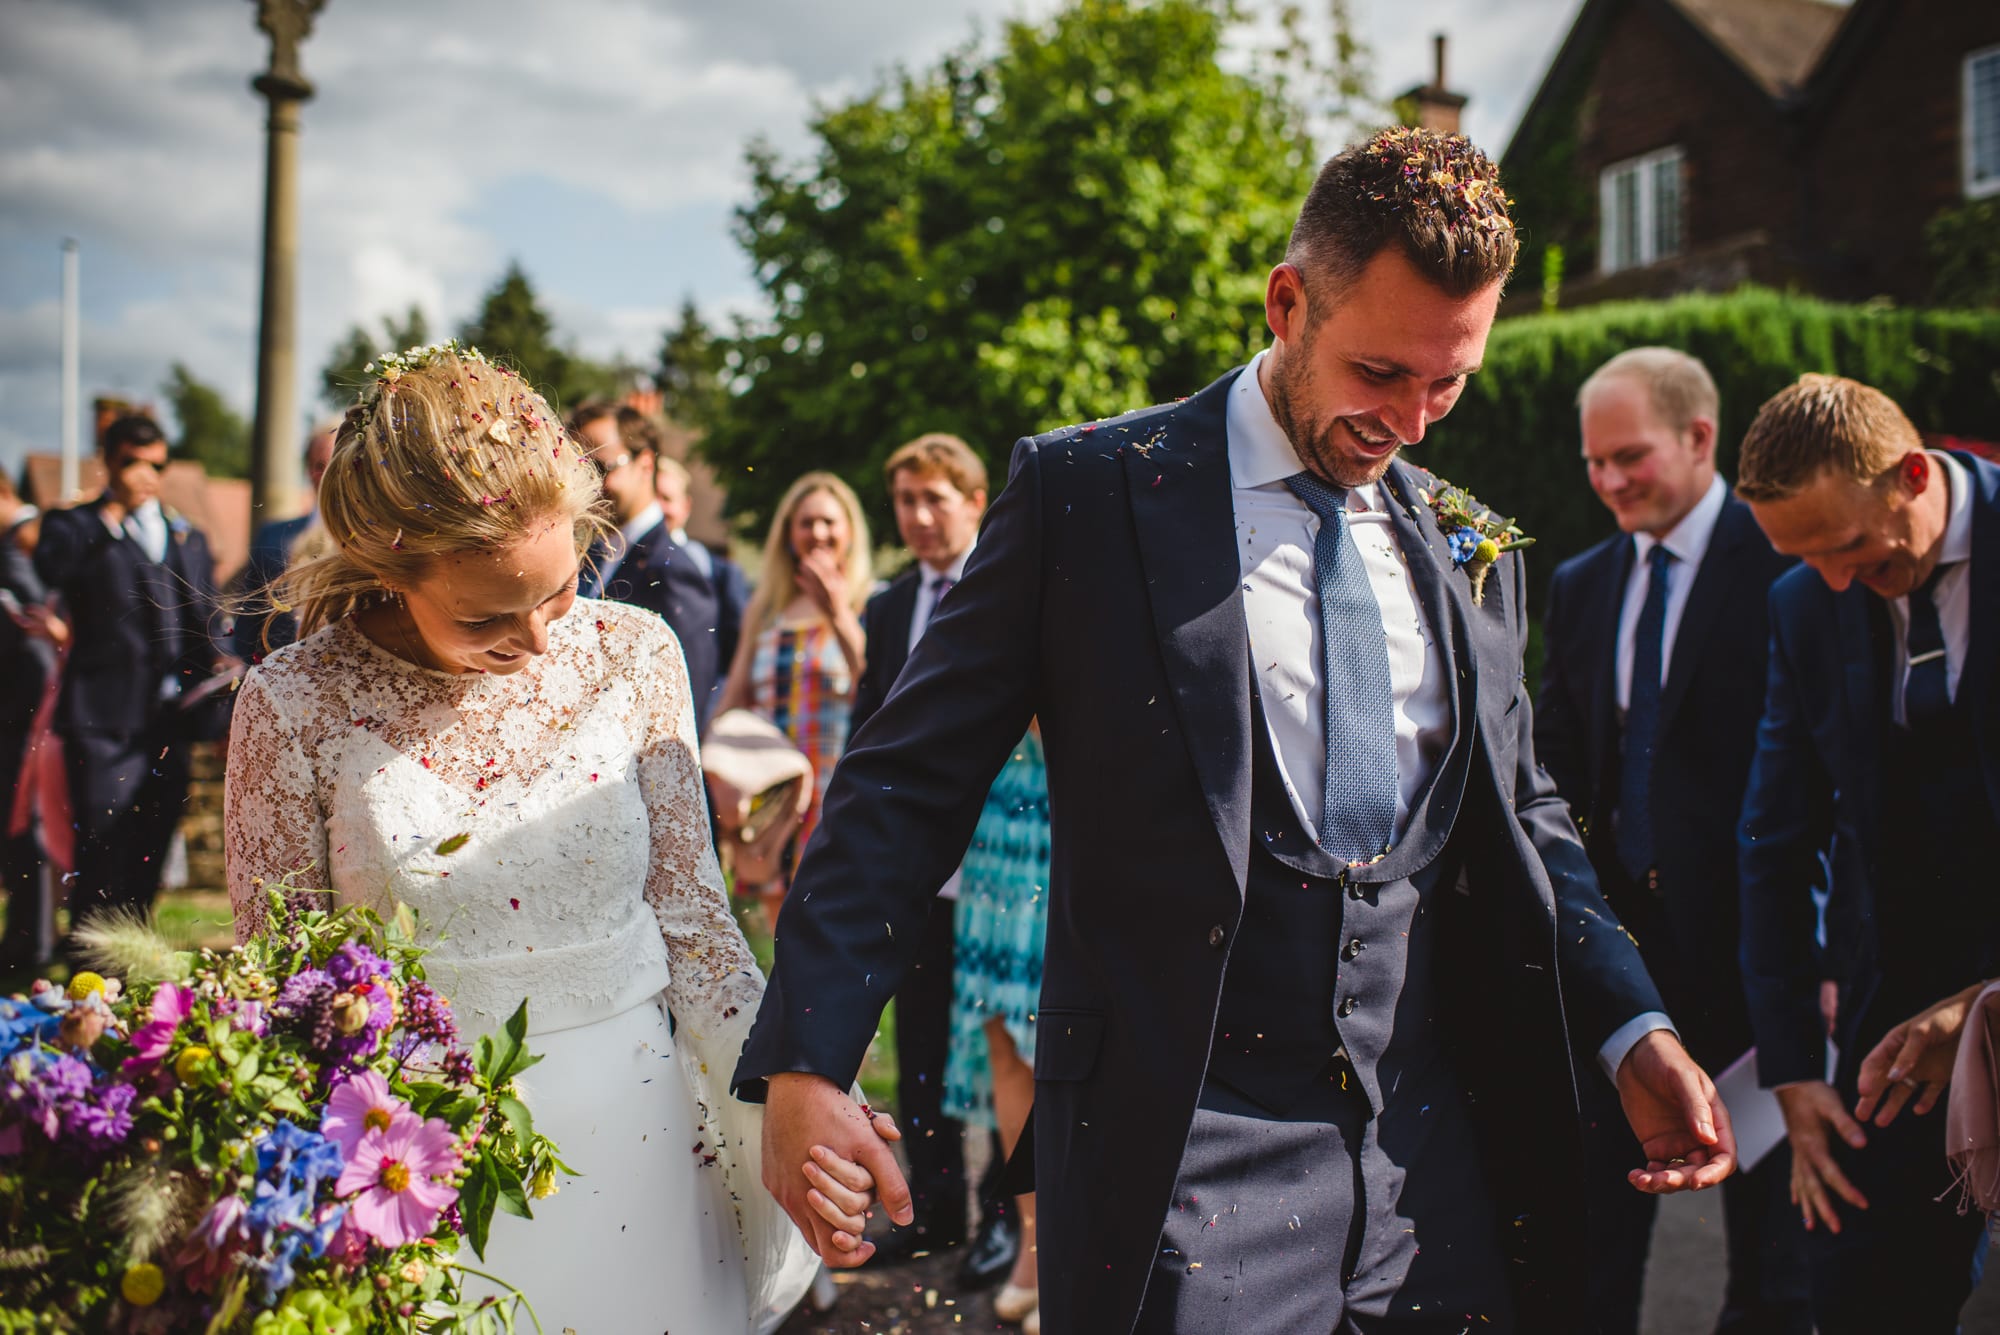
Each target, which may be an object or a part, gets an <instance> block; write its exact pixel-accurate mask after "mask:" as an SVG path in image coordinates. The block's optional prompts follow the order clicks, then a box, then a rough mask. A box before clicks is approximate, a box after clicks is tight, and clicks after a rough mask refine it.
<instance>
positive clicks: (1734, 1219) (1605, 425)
mask: <svg viewBox="0 0 2000 1335" xmlns="http://www.w3.org/2000/svg"><path fill="white" fill-rule="evenodd" d="M1577 408H1578V412H1579V414H1580V417H1581V425H1582V433H1583V461H1584V465H1585V468H1586V470H1587V472H1588V475H1589V479H1590V486H1591V489H1592V490H1593V491H1595V492H1596V493H1597V497H1598V499H1599V500H1601V501H1603V502H1604V505H1605V508H1606V509H1608V510H1609V511H1610V512H1611V514H1612V516H1613V518H1615V519H1616V520H1617V522H1618V527H1619V528H1620V529H1621V530H1623V531H1622V532H1621V533H1620V534H1619V535H1618V536H1617V537H1614V538H1609V539H1606V540H1605V541H1604V542H1601V543H1599V544H1598V545H1597V546H1595V547H1593V548H1591V549H1590V550H1589V551H1587V552H1585V553H1583V554H1582V555H1581V556H1577V557H1574V558H1572V559H1570V560H1568V561H1565V562H1564V563H1563V564H1562V565H1561V566H1559V567H1557V569H1556V572H1555V575H1554V577H1553V578H1552V579H1551V580H1550V582H1549V601H1548V610H1547V612H1546V613H1545V615H1544V616H1543V619H1542V634H1543V644H1544V645H1545V646H1546V648H1545V653H1544V658H1543V666H1542V692H1541V697H1540V699H1539V700H1537V702H1536V708H1535V753H1536V754H1537V755H1538V756H1540V757H1541V761H1542V764H1543V765H1545V766H1546V767H1547V768H1548V771H1549V776H1550V777H1551V778H1553V779H1554V780H1555V783H1556V791H1557V792H1558V793H1560V794H1562V797H1563V800H1564V801H1566V802H1568V803H1569V807H1570V812H1571V814H1573V815H1574V816H1575V817H1576V819H1577V823H1578V825H1579V826H1580V827H1581V828H1582V831H1583V836H1584V845H1585V847H1587V848H1588V849H1589V850H1590V861H1591V865H1592V866H1593V867H1595V868H1596V869H1597V879H1598V883H1599V885H1601V886H1602V887H1603V890H1604V897H1605V899H1606V900H1607V901H1608V902H1609V903H1610V905H1611V907H1612V908H1613V909H1614V910H1616V911H1617V914H1618V919H1619V921H1620V922H1622V923H1624V924H1625V926H1626V927H1627V929H1629V930H1630V931H1631V932H1632V934H1633V936H1635V937H1636V938H1637V939H1638V942H1639V953H1640V955H1641V956H1642V957H1644V959H1645V961H1646V967H1647V968H1648V969H1649V970H1650V971H1651V972H1652V975H1653V981H1654V982H1656V983H1658V984H1659V986H1660V995H1661V996H1662V997H1663V998H1664V999H1665V1000H1666V1004H1667V1013H1668V1014H1670V1015H1672V1016H1673V1017H1674V1022H1675V1025H1676V1026H1677V1027H1678V1028H1679V1030H1680V1034H1681V1038H1682V1039H1683V1040H1684V1041H1685V1042H1686V1043H1687V1047H1688V1051H1689V1052H1690V1053H1691V1054H1692V1055H1693V1056H1694V1058H1695V1060H1696V1061H1698V1062H1700V1063H1701V1064H1702V1065H1703V1066H1704V1067H1706V1068H1707V1069H1709V1070H1712V1071H1713V1070H1720V1069H1722V1068H1723V1067H1725V1066H1727V1065H1729V1063H1731V1062H1733V1061H1735V1060H1736V1059H1737V1058H1738V1057H1741V1056H1742V1055H1743V1053H1744V1051H1745V1050H1746V1049H1747V1048H1749V1046H1750V1041H1751V1040H1750V1020H1749V1017H1748V1015H1746V1014H1745V1011H1744V1005H1743V980H1742V970H1741V966H1740V965H1739V964H1738V962H1737V939H1736V932H1735V931H1734V930H1733V928H1734V922H1735V918H1736V878H1735V875H1734V872H1735V866H1736V828H1737V822H1738V819H1739V817H1740V816H1741V814H1742V810H1743V787H1744V784H1745V783H1746V782H1747V781H1748V779H1749V777H1750V757H1751V754H1752V752H1753V751H1754V750H1755V749H1756V740H1757V720H1758V718H1759V716H1760V715H1761V714H1762V712H1763V708H1764V665H1765V650H1766V648H1767V646H1768V645H1769V643H1770V630H1769V626H1768V623H1767V622H1766V620H1765V605H1766V602H1767V600H1768V597H1769V594H1770V586H1771V581H1772V580H1774V579H1776V578H1777V577H1778V576H1779V575H1781V574H1783V573H1784V571H1785V570H1786V569H1788V568H1789V567H1790V566H1791V564H1792V562H1791V561H1790V560H1788V559H1787V558H1785V557H1782V556H1779V555H1778V554H1777V553H1775V552H1773V551H1772V550H1771V546H1770V544H1769V543H1767V542H1765V541H1764V535H1763V534H1762V533H1760V532H1759V531H1758V529H1757V521H1756V520H1755V519H1753V518H1752V517H1751V514H1750V509H1749V507H1748V506H1746V505H1744V504H1743V503H1742V502H1741V501H1738V500H1734V499H1732V498H1731V497H1730V495H1729V488H1728V486H1727V485H1725V484H1724V482H1723V481H1722V479H1721V478H1720V477H1719V476H1718V475H1717V474H1716V471H1715V444H1716V422H1717V419H1718V415H1719V411H1720V405H1719V403H1718V400H1717V396H1716V392H1715V381H1714V379H1713V378H1712V377H1711V376H1710V375H1709V373H1708V368H1707V367H1705V366H1703V365H1702V364H1701V363H1700V362H1699V361H1696V360H1695V359H1694V358H1693V357H1690V356H1688V355H1687V354H1686V353H1684V352H1679V351H1676V350H1675V349H1672V348H1633V349H1630V350H1629V351H1626V352H1621V353H1619V354H1618V355H1617V356H1616V357H1613V358H1612V359H1611V360H1610V361H1608V362H1606V363H1605V364H1604V365H1603V366H1601V367H1599V368H1598V369H1597V371H1596V372H1595V373H1593V374H1592V375H1591V377H1590V378H1589V379H1588V380H1586V381H1585V382H1584V383H1583V388H1582V389H1581V390H1579V391H1578V393H1577ZM1582 1093H1583V1095H1584V1100H1583V1106H1584V1109H1585V1114H1586V1115H1585V1122H1586V1125H1587V1127H1588V1129H1589V1132H1590V1136H1589V1148H1590V1157H1589V1160H1588V1163H1589V1173H1588V1180H1587V1182H1586V1184H1585V1185H1586V1189H1587V1190H1588V1192H1589V1195H1590V1206H1591V1228H1590V1233H1589V1238H1588V1245H1589V1248H1590V1251H1589V1265H1588V1267H1587V1269H1588V1272H1589V1283H1590V1286H1591V1292H1592V1295H1593V1301H1592V1307H1591V1321H1590V1325H1589V1329H1590V1330H1591V1331H1592V1332H1593V1335H1632V1333H1633V1332H1635V1331H1637V1330H1638V1328H1639V1301H1640V1287H1641V1281H1642V1279H1643V1278H1644V1275H1645V1269H1646V1252H1647V1247H1648V1245H1649V1243H1650V1241H1651V1238H1652V1232H1653V1220H1654V1217H1655V1215H1656V1214H1657V1213H1658V1210H1657V1209H1656V1208H1655V1207H1656V1204H1657V1202H1656V1201H1655V1199H1654V1198H1653V1197H1651V1196H1646V1195H1641V1194H1639V1193H1637V1192H1634V1191H1632V1190H1631V1189H1630V1188H1629V1187H1628V1186H1627V1185H1626V1183H1625V1173H1626V1171H1627V1170H1628V1169H1630V1168H1631V1167H1632V1166H1633V1165H1634V1164H1636V1163H1637V1162H1639V1161H1640V1159H1641V1158H1642V1157H1643V1156H1642V1155H1641V1154H1640V1152H1639V1147H1638V1146H1637V1145H1635V1144H1634V1143H1633V1141H1632V1137H1631V1135H1630V1133H1629V1132H1628V1131H1627V1130H1626V1127H1625V1120H1624V1118H1622V1117H1620V1116H1619V1115H1618V1107H1617V1103H1616V1100H1615V1098H1613V1097H1611V1091H1610V1090H1609V1089H1605V1088H1600V1086H1599V1084H1596V1083H1586V1084H1585V1086H1584V1087H1583V1090H1582ZM1790 1174H1791V1170H1790V1167H1789V1164H1788V1161H1787V1156H1786V1155H1785V1154H1784V1153H1783V1152H1782V1151H1779V1152H1777V1153H1775V1154H1772V1155H1770V1156H1768V1157H1767V1158H1766V1159H1765V1160H1764V1161H1763V1162H1762V1163H1760V1164H1759V1165H1758V1166H1757V1168H1756V1170H1755V1171H1754V1172H1749V1173H1738V1174H1737V1175H1736V1176H1735V1177H1733V1178H1731V1179H1730V1180H1729V1181H1728V1182H1725V1183H1724V1184H1723V1187H1722V1199H1723V1218H1724V1222H1725V1224H1726V1227H1727V1232H1728V1244H1729V1282H1728V1287H1727V1291H1726V1295H1725V1297H1724V1300H1723V1310H1722V1314H1721V1316H1720V1317H1719V1318H1718V1320H1717V1323H1716V1330H1717V1331H1718V1332H1721V1333H1727V1335H1747V1333H1748V1332H1753V1331H1754V1332H1758V1333H1759V1335H1766V1333H1769V1335H1778V1333H1779V1332H1791V1333H1795V1335H1810V1332H1811V1330H1812V1318H1811V1316H1810V1315H1809V1313H1808V1312H1807V1309H1806V1276H1805V1254H1804V1235H1803V1234H1802V1233H1801V1231H1800V1229H1799V1220H1798V1215H1797V1214H1796V1213H1794V1212H1793V1211H1792V1209H1791V1205H1790V1202H1789V1201H1788V1200H1787V1199H1786V1188H1787V1186H1788V1185H1789V1182H1790Z"/></svg>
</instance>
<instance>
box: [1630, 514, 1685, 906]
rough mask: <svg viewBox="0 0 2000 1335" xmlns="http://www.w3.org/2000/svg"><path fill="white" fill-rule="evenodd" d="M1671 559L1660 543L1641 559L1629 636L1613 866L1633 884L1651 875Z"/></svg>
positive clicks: (1671, 554)
mask: <svg viewBox="0 0 2000 1335" xmlns="http://www.w3.org/2000/svg"><path fill="white" fill-rule="evenodd" d="M1673 559H1674V554H1673V553H1672V552H1670V551H1668V550H1667V549H1666V548H1665V547H1664V546H1662V545H1660V544H1659V543H1655V544H1654V545H1653V550H1652V552H1651V553H1650V554H1649V555H1648V556H1647V557H1646V601H1645V604H1644V605H1643V606H1642V607H1640V609H1639V625H1638V628H1637V629H1636V630H1634V631H1633V632H1632V700H1631V703H1630V704H1628V705H1627V706H1626V708H1625V756H1624V762H1623V765H1622V767H1621V768H1620V770H1619V772H1618V860H1619V862H1621V863H1622V864H1624V867H1625V870H1626V872H1627V873H1629V874H1630V875H1631V876H1632V878H1633V879H1634V880H1638V879H1641V878H1643V877H1644V876H1645V875H1646V873H1647V872H1649V871H1651V870H1652V869H1653V865H1654V863H1653V747H1654V744H1655V743H1656V742H1657V741H1658V740H1659V731H1660V678H1661V676H1662V675H1664V674H1663V670H1662V669H1663V664H1662V661H1661V660H1662V659H1663V658H1664V656H1665V655H1664V653H1663V652H1662V651H1663V646H1664V645H1665V643H1666V638H1667V583H1668V580H1669V575H1668V573H1667V571H1668V567H1669V565H1671V564H1672V562H1673Z"/></svg>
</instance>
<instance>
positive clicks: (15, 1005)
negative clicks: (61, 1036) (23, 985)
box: [0, 997, 62, 1053]
mask: <svg viewBox="0 0 2000 1335" xmlns="http://www.w3.org/2000/svg"><path fill="white" fill-rule="evenodd" d="M61 1023H62V1016H61V1015H58V1014H56V1013H54V1012H52V1011H46V1010H42V1009H41V1008H40V1007H37V1006H34V1005H31V1004H30V1003H28V1002H25V1001H15V1000H13V999H12V998H5V997H0V1053H4V1052H11V1051H13V1049H15V1048H17V1047H21V1046H23V1045H25V1044H28V1043H32V1042H44V1043H46V1042H48V1041H49V1040H51V1039H53V1038H54V1037H55V1036H56V1027H57V1026H58V1025H60V1024H61Z"/></svg>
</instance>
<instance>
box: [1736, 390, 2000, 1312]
mask: <svg viewBox="0 0 2000 1335" xmlns="http://www.w3.org/2000/svg"><path fill="white" fill-rule="evenodd" d="M1737 493H1738V495H1740V496H1742V497H1743V499H1744V500H1746V501H1748V502H1749V504H1750V508H1751V511H1752V512H1753V513H1754V514H1755V515H1756V517H1757V523H1758V524H1759V526H1761V527H1762V528H1763V530H1764V534H1765V536H1766V537H1768V538H1769V539H1770V540H1771V545H1772V546H1773V547H1775V548H1776V549H1777V550H1778V551H1780V552H1783V553H1785V554H1786V555H1789V556H1796V557H1798V558H1799V559H1800V561H1802V562H1803V567H1802V568H1801V569H1798V570H1794V571H1792V572H1791V573H1790V574H1788V575H1785V576H1784V577H1783V578H1781V579H1780V580H1779V581H1778V582H1777V583H1776V584H1775V585H1774V586H1773V587H1772V590H1771V611H1770V615H1771V667H1770V679H1769V686H1768V692H1767V696H1766V700H1765V705H1764V718H1763V723H1762V725H1761V726H1760V728H1759V729H1758V734H1757V755H1756V760H1755V762H1754V763H1753V765H1752V767H1751V771H1750V785H1749V791H1748V793H1747V794H1746V796H1745V798H1744V805H1743V825H1742V837H1741V874H1742V897H1743V965H1744V984H1745V987H1746V988H1747V990H1748V995H1749V1003H1750V1022H1751V1026H1752V1028H1753V1030H1754V1031H1755V1033H1756V1037H1757V1065H1758V1074H1759V1076H1760V1078H1761V1079H1762V1081H1763V1083H1764V1084H1765V1085H1766V1086H1768V1087H1771V1088H1774V1089H1775V1090H1776V1091H1777V1094H1778V1101H1779V1104H1780V1106H1781V1107H1782V1108H1783V1109H1784V1116H1785V1127H1786V1131H1787V1133H1788V1135H1789V1138H1790V1141H1791V1149H1792V1194H1793V1196H1794V1198H1795V1199H1796V1200H1797V1202H1798V1209H1799V1211H1800V1213H1801V1215H1802V1217H1803V1219H1804V1223H1805V1226H1806V1229H1807V1247H1806V1250H1807V1256H1808V1259H1809V1262H1810V1265H1811V1271H1812V1307H1813V1320H1814V1321H1815V1322H1816V1323H1817V1325H1818V1327H1819V1330H1820V1331H1821V1332H1822V1335H1844V1333H1845V1332H1849V1331H1854V1332H1860V1331H1880V1330H1897V1331H1909V1332H1912V1333H1913V1335H1926V1333H1927V1332H1938V1333H1939V1335H1944V1333H1946V1332H1950V1331H1953V1330H1955V1329H1956V1328H1957V1326H1958V1313H1959V1307H1960V1305H1961V1304H1962V1303H1963V1302H1964V1301H1965V1298H1966V1295H1967V1294H1968V1293H1969V1292H1970V1290H1971V1288H1972V1284H1973V1282H1974V1280H1973V1276H1974V1270H1973V1264H1974V1256H1975V1249H1976V1248H1978V1247H1979V1246H1980V1242H1981V1229H1982V1221H1981V1220H1980V1219H1979V1218H1977V1217H1976V1216H1973V1217H1967V1216H1962V1215H1960V1214H1959V1213H1958V1212H1957V1211H1956V1209H1954V1207H1953V1203H1952V1196H1951V1194H1950V1193H1949V1191H1948V1190H1947V1189H1948V1188H1949V1186H1950V1185H1951V1179H1950V1175H1949V1173H1948V1172H1947V1170H1946V1166H1945V1162H1944V1159H1943V1141H1942V1132H1941V1128H1940V1127H1939V1125H1938V1123H1937V1121H1936V1119H1926V1118H1923V1117H1917V1116H1910V1117H1900V1118H1896V1119H1894V1120H1893V1121H1891V1122H1890V1123H1889V1124H1888V1125H1886V1126H1882V1125H1873V1126H1868V1127H1865V1128H1864V1127H1863V1126H1862V1125H1861V1124H1860V1123H1859V1122H1858V1121H1857V1120H1856V1119H1855V1118H1854V1117H1853V1116H1851V1115H1850V1114H1849V1112H1848V1110H1849V1109H1850V1108H1853V1107H1855V1106H1856V1105H1857V1103H1859V1102H1860V1101H1861V1088H1860V1084H1861V1078H1860V1077H1861V1068H1862V1066H1863V1063H1864V1061H1865V1059H1866V1058H1867V1057H1868V1055H1869V1053H1870V1050H1871V1049H1874V1048H1875V1047H1876V1046H1877V1045H1878V1044H1880V1043H1881V1042H1882V1041H1883V1039H1884V1038H1885V1036H1886V1035H1887V1034H1889V1033H1890V1032H1891V1030H1892V1028H1893V1027H1894V1026H1896V1025H1897V1024H1898V1023H1899V1022H1901V1021H1903V1020H1904V1019H1906V1018H1907V1017H1909V1016H1911V1015H1912V1014H1915V1013H1917V1012H1920V1011H1922V1010H1924V1009H1925V1008H1926V1007H1928V1006H1930V1005H1931V1004H1932V1003H1933V1002H1935V1001H1936V1000H1937V998H1938V997H1939V996H1940V995H1944V994H1948V993H1952V992H1956V991H1957V990H1958V989H1960V988H1966V987H1970V986H1971V985H1972V984H1974V983H1976V982H1978V981H1980V980H1982V979H1985V978H1990V977H1992V976H1994V975H1995V974H1996V973H2000V900H1996V899H1995V897H1994V895H1993V894H1992V892H1991V890H1992V887H1991V883H1992V876H1991V868H1992V866H1993V863H1994V859H1995V857H1996V856H2000V809H1996V797H1995V790H1994V789H1993V787H1992V786H1991V785H1990V784H1989V783H1988V782H1987V779H1986V775H1987V774H1988V773H1989V772H1990V771H1991V770H1992V768H1993V766H1994V765H1995V764H1996V762H2000V754H1996V747H1995V744H1994V742H1993V741H1992V736H1993V734H1992V730H1991V727H1990V723H1991V718H1990V715H1991V711H1992V710H1993V709H1994V708H1995V707H1996V704H2000V701H1996V700H1995V699H1994V697H1993V694H1992V692H1991V691H1989V690H1985V689H1983V687H1984V686H1985V684H1986V683H1988V682H1990V681H1992V680H1993V675H1994V671H1995V666H1996V660H1995V658H1994V654H1995V651H1996V645H1995V642H1994V639H1993V631H1994V627H1995V626H1996V625H2000V618H1996V617H1995V616H1993V615H1991V614H1989V613H1985V612H1981V611H1980V609H1981V608H1984V607H1989V606H1990V605H1991V600H1992V599H1994V598H1995V597H2000V468H1996V467H1995V466H1994V465H1992V464H1990V463H1987V462H1986V461H1984V460H1981V459H1978V458H1975V457H1973V456H1971V455H1962V454H1950V453H1943V452H1937V451H1930V450H1926V449H1925V448H1924V447H1923V442H1922V441H1921V440H1920V439H1919V438H1918V435H1917V431H1916V428H1915V427H1913V426H1912V425H1911V424H1910V420H1909V418H1907V417H1906V416H1904V415H1903V412H1902V410H1901V409H1900V408H1898V407H1897V406H1896V404H1895V403H1894V402H1893V401H1891V400H1890V399H1889V397H1888V396H1887V395H1885V394H1883V393H1881V392H1880V391H1879V390H1875V389H1872V388H1870V387H1869V386H1867V385H1863V384H1859V383H1857V382H1855V381H1853V380H1846V379H1841V378H1839V377H1836V376H1827V375H1808V376H1803V377H1801V378H1800V379H1799V381H1798V382H1797V383H1796V384H1794V385H1792V386H1791V387H1790V388H1788V389H1786V390H1784V391H1782V392H1780V393H1779V394H1777V395H1776V396H1775V397H1773V398H1772V399H1771V400H1770V401H1769V402H1768V403H1766V404H1765V405H1764V406H1763V408H1762V409H1761V410H1760V411H1759V412H1758V414H1757V418H1756V420H1755V421H1754V422H1753V423H1752V424H1751V426H1750V431H1749V434H1748V435H1747V436H1746V437H1745V439H1744V441H1743V450H1742V455H1741V460H1740V463H1739V466H1738V476H1737ZM1828 850H1830V851H1831V857H1832V863H1833V875H1832V886H1831V894H1830V896H1829V898H1828V900H1827V903H1826V910H1825V919H1826V949H1827V956H1828V959H1829V960H1830V961H1831V962H1832V964H1833V969H1832V973H1833V976H1834V977H1837V978H1840V979H1842V980H1843V989H1842V994H1841V997H1840V1005H1839V1011H1838V1027H1837V1030H1836V1033H1835V1034H1834V1038H1833V1041H1834V1042H1835V1043H1837V1044H1838V1045H1839V1049H1840V1060H1839V1066H1838V1067H1837V1069H1836V1071H1835V1074H1834V1079H1833V1083H1832V1084H1830V1085H1829V1084H1828V1083H1827V1082H1826V1080H1825V1073H1826V1044H1827V1035H1826V1032H1825V1029H1824V1027H1823V1024H1822V1021H1821V1016H1820V1012H1819V1007H1818V1004H1817V988H1818V978H1819V971H1818V968H1817V966H1816V963H1815V961H1814V959H1813V954H1812V951H1813V947H1812V937H1813V922H1814V906H1813V902H1812V898H1811V889H1812V886H1813V883H1814V873H1815V863H1816V861H1817V859H1818V858H1819V856H1820V855H1821V854H1822V853H1823V852H1826V851H1828ZM1899 1078H1910V1079H1914V1078H1915V1077H1914V1076H1913V1075H1909V1074H1908V1073H1905V1075H1904V1076H1903V1077H1899ZM1871 1111H1872V1108H1871Z"/></svg>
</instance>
